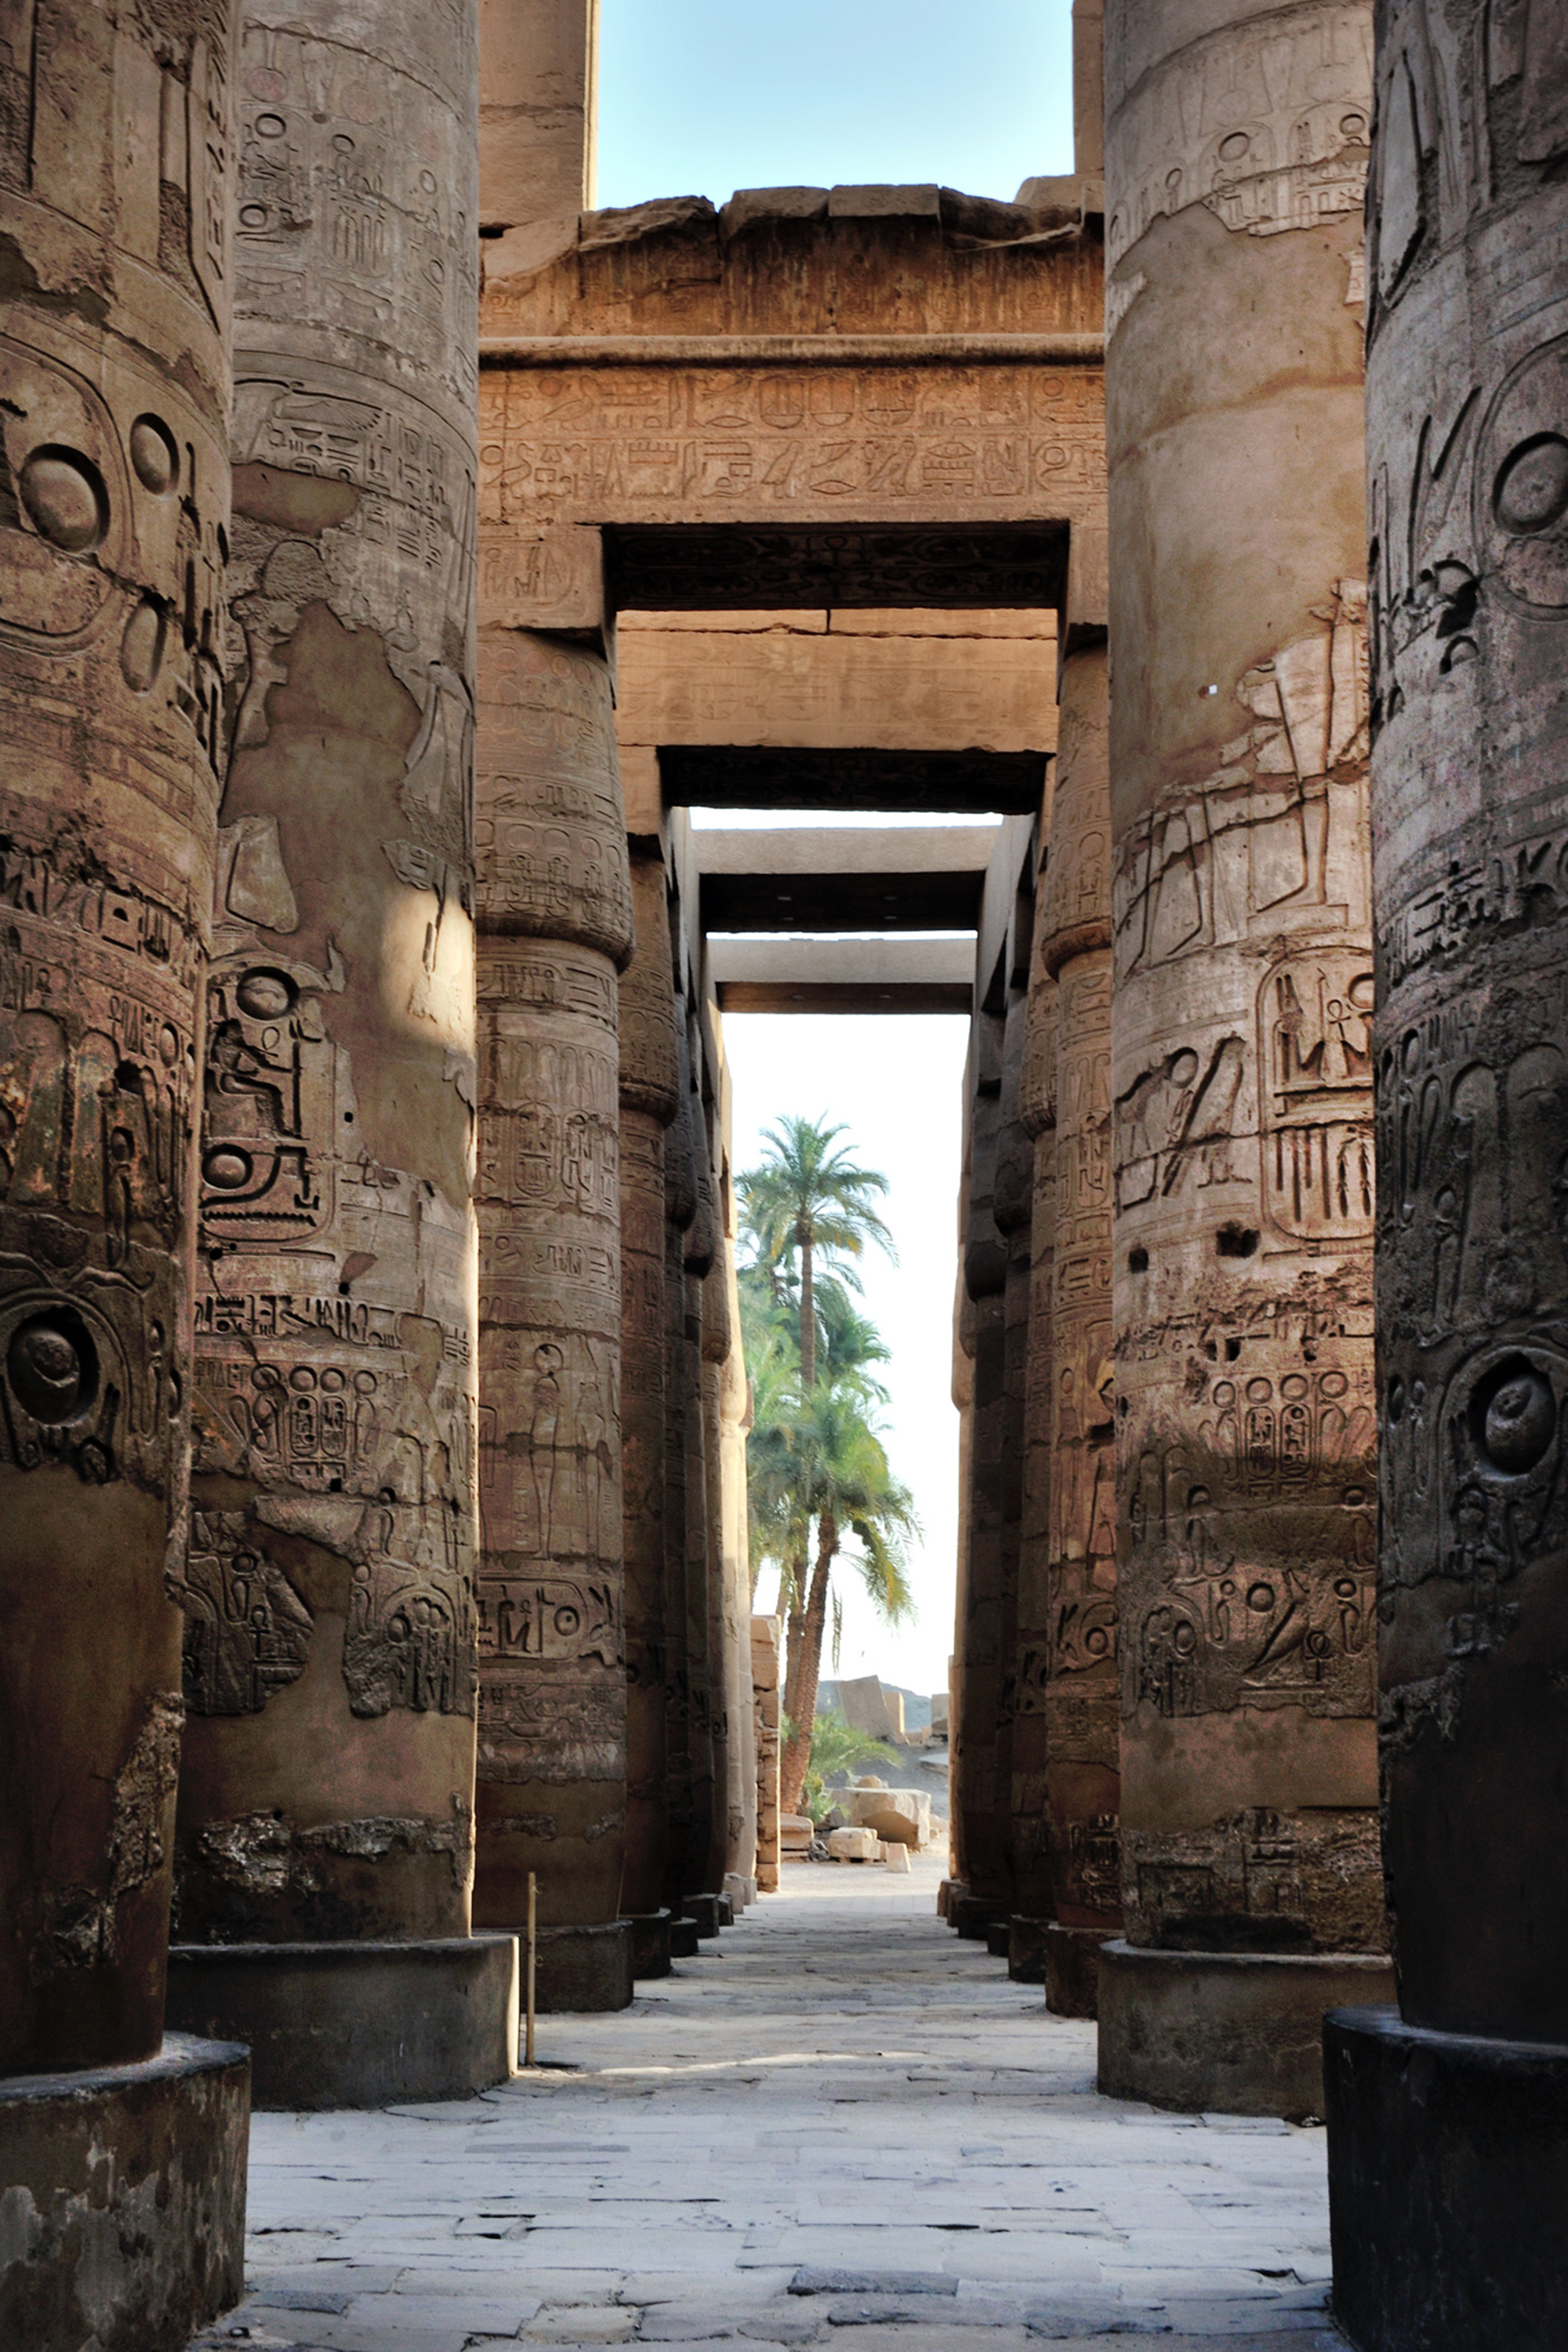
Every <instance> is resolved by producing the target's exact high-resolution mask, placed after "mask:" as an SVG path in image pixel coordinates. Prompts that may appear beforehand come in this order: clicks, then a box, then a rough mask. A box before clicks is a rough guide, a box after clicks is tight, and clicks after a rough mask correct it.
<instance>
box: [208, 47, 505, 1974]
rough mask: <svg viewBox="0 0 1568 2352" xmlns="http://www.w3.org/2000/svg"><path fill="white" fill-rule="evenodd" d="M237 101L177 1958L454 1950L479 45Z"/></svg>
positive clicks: (461, 1670) (464, 1562) (465, 1658)
mask: <svg viewBox="0 0 1568 2352" xmlns="http://www.w3.org/2000/svg"><path fill="white" fill-rule="evenodd" d="M240 68H241V70H240V83H241V89H242V99H243V123H242V160H241V169H240V189H239V235H238V242H237V257H236V258H237V335H236V341H237V369H236V373H237V385H236V395H235V417H234V451H235V458H236V468H237V470H236V499H235V508H236V521H235V538H234V564H233V571H232V577H231V586H232V592H233V600H234V608H235V613H236V617H237V621H238V623H239V625H240V628H241V631H242V633H243V641H244V653H245V664H244V668H243V671H242V673H241V675H240V676H239V677H238V678H237V681H236V687H237V718H236V733H235V748H234V754H233V758H232V761H231V763H230V767H229V772H228V777H227V782H226V789H225V796H224V804H223V809H222V822H223V832H222V835H221V854H220V858H219V867H218V878H217V893H216V907H215V915H214V925H215V928H214V965H213V974H212V981H211V985H210V989H209V994H208V1007H207V1052H206V1063H205V1073H204V1082H205V1115H204V1126H203V1195H202V1221H203V1222H202V1259H201V1280H200V1287H199V1295H198V1299H197V1361H196V1396H195V1419H196V1444H195V1462H194V1475H193V1490H192V1501H193V1511H192V1519H191V1526H190V1535H189V1543H188V1547H187V1549H186V1552H185V1556H184V1563H183V1577H184V1591H183V1598H184V1605H185V1610H186V1620H187V1631H186V1669H185V1671H186V1694H187V1699H188V1703H189V1706H190V1708H191V1720H190V1724H189V1727H188V1728H187V1733H186V1738H185V1745H184V1761H183V1768H182V1787H181V1808H180V1824H179V1839H180V1868H179V1893H178V1900H179V1906H180V1908H179V1920H180V1927H179V1932H180V1934H181V1936H182V1937H184V1939H185V1940H187V1941H192V1942H201V1943H222V1942H224V1941H226V1940H230V1939H232V1940H236V1941H241V1942H248V1941H258V1940H259V1941H272V1940H279V1941H289V1940H292V1939H301V1938H303V1939H314V1938H318V1937H333V1938H336V1937H372V1938H375V1937H392V1938H400V1937H430V1936H435V1937H447V1936H460V1935H463V1934H465V1933H466V1932H467V1928H468V1881H469V1868H470V1864H469V1856H468V1843H469V1835H470V1823H471V1805H472V1770H473V1738H474V1686H475V1622H474V1603H473V1590H472V1578H473V1539H474V1491H473V1477H474V1407H475V1378H476V1369H477V1368H476V1362H475V1345H474V1297H473V1285H474V1230H473V1216H472V1210H471V1206H470V1202H469V1181H470V1170H471V1154H472V1147H473V1118H474V1111H473V1105H474V1077H473V1068H474V1064H473V1054H474V1027H473V937H472V896H471V881H470V862H469V861H470V857H471V848H472V844H471V836H470V818H469V809H470V804H471V782H472V772H471V759H472V748H471V747H472V727H473V699H472V698H473V609H474V607H473V597H474V524H473V520H472V511H471V507H470V503H469V501H470V497H471V491H470V488H469V485H470V483H471V481H472V478H473V469H474V466H475V441H474V431H475V427H474V417H473V391H472V387H473V373H472V369H473V357H472V354H473V341H472V338H473V333H474V316H475V311H474V306H475V301H476V297H477V284H476V278H477V272H476V268H475V264H474V257H473V251H472V246H471V243H470V241H469V240H470V237H471V233H472V222H473V218H474V192H475V155H474V110H475V104H476V55H475V44H474V31H473V24H472V21H471V18H470V17H469V16H467V15H465V14H464V13H463V12H462V11H461V10H459V11H458V12H457V13H456V14H455V15H453V16H451V17H449V18H441V19H437V18H435V17H432V16H428V15H425V16H417V15H416V14H415V13H413V12H408V11H405V13H404V14H403V15H402V16H400V17H399V18H398V21H397V32H396V38H395V43H394V45H393V48H392V49H391V50H387V49H385V48H384V47H381V46H376V47H372V48H370V49H367V47H366V35H365V31H364V27H363V23H362V20H361V19H360V18H359V17H358V16H355V14H354V12H353V9H352V8H350V7H347V6H346V5H345V6H340V5H328V6H326V7H325V8H324V9H316V10H314V11H313V12H312V14H311V15H310V19H309V23H308V24H307V23H306V22H305V20H304V19H303V18H302V17H296V18H293V19H290V18H289V16H288V15H287V12H285V15H284V17H283V18H282V19H281V20H279V19H278V18H276V17H271V18H268V20H267V22H266V23H265V24H262V23H260V22H252V23H248V24H247V29H246V34H245V47H244V53H243V57H242V58H241V60H240ZM373 189H374V190H376V191H377V192H378V193H377V194H375V195H374V198H373V197H372V194H371V193H370V192H371V191H372V190H373ZM372 268H374V272H375V282H376V287H377V292H376V298H375V305H374V309H370V308H367V305H366V299H365V283H366V272H367V270H368V269H372Z"/></svg>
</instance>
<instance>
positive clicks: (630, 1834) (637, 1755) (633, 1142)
mask: <svg viewBox="0 0 1568 2352" xmlns="http://www.w3.org/2000/svg"><path fill="white" fill-rule="evenodd" d="M631 878H632V908H633V915H634V924H635V930H636V935H637V945H636V948H635V950H634V952H633V956H632V960H631V962H630V963H629V964H628V965H627V966H626V970H625V971H623V972H622V974H621V979H620V1107H621V1120H620V1146H621V1159H620V1170H621V1469H622V1526H623V1528H624V1531H625V1554H626V1869H625V1873H624V1874H623V1877H622V1882H621V1910H622V1913H623V1915H624V1916H626V1917H627V1918H629V1920H630V1921H631V1927H632V1973H633V1976H634V1977H651V1976H668V1973H669V1912H668V1906H666V1904H665V1900H664V1879H665V1867H666V1862H667V1856H668V1840H669V1811H668V1793H667V1789H666V1769H667V1745H666V1730H665V1721H666V1687H665V1684H666V1657H667V1643H666V1628H665V1499H664V1476H665V1447H666V1443H667V1431H666V1391H667V1379H666V1363H665V1357H666V1328H665V1327H666V1316H667V1307H666V1297H665V1285H666V1272H665V1255H666V1249H665V1149H666V1142H665V1139H666V1135H667V1132H668V1129H669V1126H670V1122H671V1121H672V1120H673V1118H675V1116H676V1112H677V1110H678V1108H679V1098H680V1097H679V1088H680V1058H679V1051H678V1048H677V1044H676V1003H675V988H674V982H673V978H672V974H671V967H670V950H669V913H668V883H667V878H666V874H665V865H664V860H663V858H662V857H649V856H634V857H633V859H632V863H631Z"/></svg>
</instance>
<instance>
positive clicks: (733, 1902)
mask: <svg viewBox="0 0 1568 2352" xmlns="http://www.w3.org/2000/svg"><path fill="white" fill-rule="evenodd" d="M724 1892H725V1894H726V1895H728V1896H729V1898H730V1908H731V1911H732V1912H733V1913H735V1914H736V1915H737V1916H739V1914H740V1913H741V1912H742V1911H749V1910H750V1909H751V1906H752V1904H753V1903H754V1902H755V1901H756V1899H757V1882H756V1880H755V1879H754V1878H745V1877H742V1874H741V1873H740V1872H739V1871H738V1870H727V1871H726V1872H725V1873H724Z"/></svg>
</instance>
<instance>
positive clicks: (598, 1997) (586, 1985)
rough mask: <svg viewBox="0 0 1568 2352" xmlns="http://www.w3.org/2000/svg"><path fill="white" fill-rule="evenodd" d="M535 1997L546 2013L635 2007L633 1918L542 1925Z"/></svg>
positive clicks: (539, 2009)
mask: <svg viewBox="0 0 1568 2352" xmlns="http://www.w3.org/2000/svg"><path fill="white" fill-rule="evenodd" d="M533 1999H534V2007H535V2008H536V2009H537V2010H538V2011H539V2012H540V2014H541V2016H543V2017H553V2016H559V2015H561V2014H562V2013H563V2011H569V2010H595V2011H596V2010H605V2009H629V2008H630V2007H631V2005H632V1929H631V1922H630V1920H629V1919H606V1920H605V1921H604V1922H603V1923H602V1924H601V1925H599V1926H597V1927H541V1929H540V1931H539V1956H538V1963H537V1968H536V1972H535V1977H534V1997H533Z"/></svg>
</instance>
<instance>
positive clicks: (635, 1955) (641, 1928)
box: [624, 1911, 669, 1983]
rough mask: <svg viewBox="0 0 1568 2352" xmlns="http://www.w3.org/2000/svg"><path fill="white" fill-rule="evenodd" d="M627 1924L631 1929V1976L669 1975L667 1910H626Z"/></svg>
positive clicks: (638, 1978)
mask: <svg viewBox="0 0 1568 2352" xmlns="http://www.w3.org/2000/svg"><path fill="white" fill-rule="evenodd" d="M624 1916H625V1919H626V1926H627V1927H629V1928H630V1929H631V1931H632V1979H633V1982H634V1983H636V1982H637V1981H639V1980H640V1979H642V1978H644V1977H667V1976H668V1974H669V1914H668V1911H628V1912H626V1914H625V1915H624Z"/></svg>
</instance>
